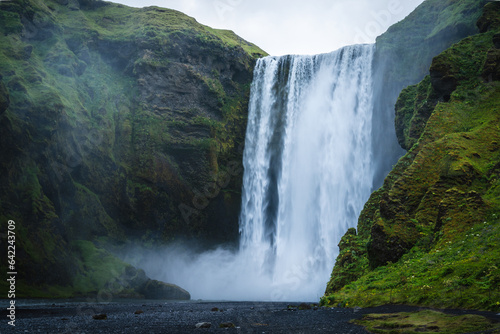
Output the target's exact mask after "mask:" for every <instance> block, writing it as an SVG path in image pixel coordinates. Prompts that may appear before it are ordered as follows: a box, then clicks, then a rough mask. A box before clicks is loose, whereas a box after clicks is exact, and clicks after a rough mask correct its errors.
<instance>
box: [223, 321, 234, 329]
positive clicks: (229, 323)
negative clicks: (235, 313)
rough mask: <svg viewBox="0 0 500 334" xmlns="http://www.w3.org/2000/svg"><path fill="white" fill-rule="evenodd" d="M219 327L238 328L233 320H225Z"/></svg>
mask: <svg viewBox="0 0 500 334" xmlns="http://www.w3.org/2000/svg"><path fill="white" fill-rule="evenodd" d="M219 328H236V326H235V325H234V324H233V323H232V322H223V323H221V324H219Z"/></svg>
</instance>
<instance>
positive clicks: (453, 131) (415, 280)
mask: <svg viewBox="0 0 500 334" xmlns="http://www.w3.org/2000/svg"><path fill="white" fill-rule="evenodd" d="M496 32H497V31H496V30H495V31H490V32H487V33H483V34H479V35H476V36H472V37H468V38H466V39H464V40H463V41H461V42H460V43H457V44H455V45H454V46H452V47H451V48H449V49H448V50H446V51H445V52H443V53H442V54H440V55H439V56H438V57H436V58H435V59H434V61H433V67H435V66H436V67H440V68H443V69H445V72H444V73H442V74H443V75H447V76H453V77H454V78H455V79H456V81H457V88H456V89H455V90H454V91H453V92H452V93H451V95H450V97H449V100H447V101H444V100H443V99H441V98H440V96H439V94H438V93H437V92H433V91H432V90H433V86H432V83H431V81H430V80H429V77H427V78H426V79H424V81H422V82H421V83H420V84H419V85H416V86H412V87H409V88H407V89H406V90H404V91H403V92H402V94H401V96H400V100H399V101H398V105H397V112H398V113H399V115H398V116H397V117H399V122H397V125H398V127H399V129H398V136H399V140H400V142H403V143H406V144H407V148H408V153H407V154H406V155H405V156H404V157H402V158H401V159H400V161H399V162H398V163H397V164H396V165H395V166H394V168H393V170H392V171H391V173H390V174H389V175H388V176H387V178H386V180H385V182H384V185H383V187H382V188H381V189H379V190H378V191H376V192H375V193H374V194H372V196H371V198H370V200H369V201H368V202H367V204H366V205H365V207H364V210H363V211H362V213H361V215H360V218H359V221H358V231H357V234H356V233H353V232H348V233H347V234H346V235H345V236H344V238H343V239H342V241H341V243H340V245H339V246H340V249H341V251H340V255H339V258H337V262H336V265H335V268H334V269H333V272H332V277H331V280H330V282H329V283H328V287H327V291H326V294H325V296H324V297H323V298H322V300H321V303H322V304H323V305H331V306H347V307H354V306H361V307H366V306H376V305H382V304H411V305H423V306H431V307H438V308H470V309H482V310H491V311H499V310H500V290H499V288H498V287H499V286H500V271H499V270H500V269H499V265H498V263H499V262H498V261H499V259H500V252H499V250H498V245H499V244H500V237H499V235H500V219H499V218H500V201H499V196H498V195H499V189H498V185H499V181H498V166H499V161H500V152H499V146H498V142H499V140H500V131H499V126H498V124H499V123H500V83H499V82H498V81H490V80H484V78H483V71H484V67H483V64H484V63H485V60H486V55H487V53H488V51H489V50H490V49H492V48H493V43H492V38H493V35H494V34H495V33H496ZM431 70H432V67H431ZM433 99H434V100H435V101H432V100H433ZM429 106H431V108H429ZM425 108H427V110H429V111H430V112H429V114H428V115H427V116H425V117H423V116H424V114H425V112H426V109H425Z"/></svg>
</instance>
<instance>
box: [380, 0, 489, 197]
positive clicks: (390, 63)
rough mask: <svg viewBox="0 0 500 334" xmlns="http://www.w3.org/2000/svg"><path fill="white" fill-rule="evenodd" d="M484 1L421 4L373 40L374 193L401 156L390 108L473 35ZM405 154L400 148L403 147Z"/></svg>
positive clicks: (435, 0)
mask: <svg viewBox="0 0 500 334" xmlns="http://www.w3.org/2000/svg"><path fill="white" fill-rule="evenodd" d="M486 2H487V1H486V0H445V1H443V0H426V1H424V2H423V3H422V4H421V5H420V6H418V7H417V8H416V9H415V10H414V11H413V12H412V13H411V14H410V15H408V16H407V17H406V18H405V19H404V20H402V21H400V22H398V23H396V24H394V25H393V26H391V27H390V28H389V29H388V30H387V31H386V32H385V33H384V34H382V35H381V36H379V37H378V38H377V42H376V46H377V48H376V52H375V56H374V81H375V82H377V83H378V84H377V85H376V86H375V87H374V88H375V89H374V93H375V94H374V95H375V96H374V97H375V98H374V118H373V132H372V135H373V143H374V147H373V152H374V157H373V159H374V161H375V166H376V168H377V169H376V170H375V175H376V179H375V187H377V188H378V187H380V186H381V185H382V181H383V179H384V178H385V177H386V176H387V174H388V173H389V172H390V170H391V169H392V166H393V165H394V164H395V163H396V161H397V160H398V159H399V158H400V157H401V156H402V155H403V154H404V152H403V151H402V150H401V147H400V146H399V145H398V143H397V142H396V141H395V140H394V138H395V133H394V126H393V122H394V104H395V103H396V100H397V98H398V96H399V93H400V92H401V90H402V89H403V88H405V87H407V86H408V85H414V84H417V83H418V82H419V81H421V80H422V79H423V78H424V77H425V76H426V75H427V74H428V71H429V66H430V64H431V62H432V59H433V57H435V56H436V55H438V54H439V53H441V52H443V51H444V50H446V49H447V48H449V47H450V46H451V45H452V44H454V43H456V42H458V41H460V40H462V39H463V38H465V37H467V36H470V35H474V34H476V33H477V32H478V28H477V27H476V21H477V20H478V18H479V17H480V16H481V13H482V8H483V6H484V4H485V3H486ZM403 148H404V146H403Z"/></svg>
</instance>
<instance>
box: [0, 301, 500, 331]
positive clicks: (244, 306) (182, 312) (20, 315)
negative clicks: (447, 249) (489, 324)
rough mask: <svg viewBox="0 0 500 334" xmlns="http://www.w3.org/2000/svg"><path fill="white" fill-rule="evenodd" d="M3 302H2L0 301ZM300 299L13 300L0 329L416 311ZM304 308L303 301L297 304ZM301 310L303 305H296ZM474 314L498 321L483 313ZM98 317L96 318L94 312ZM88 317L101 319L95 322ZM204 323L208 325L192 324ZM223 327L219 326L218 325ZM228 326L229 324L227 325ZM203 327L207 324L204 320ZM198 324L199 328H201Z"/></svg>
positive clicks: (317, 319)
mask: <svg viewBox="0 0 500 334" xmlns="http://www.w3.org/2000/svg"><path fill="white" fill-rule="evenodd" d="M2 304H3V305H8V302H5V303H2ZM300 304H301V303H281V302H280V303H266V302H216V301H214V302H208V301H189V302H170V301H142V300H133V301H115V302H111V303H88V302H75V301H69V302H68V301H45V302H40V301H37V302H28V301H24V302H23V301H17V305H18V306H17V307H16V315H15V316H16V319H15V325H16V326H15V327H12V326H9V325H8V321H9V319H8V318H7V315H8V313H7V311H6V309H5V308H4V307H2V309H3V311H2V319H4V320H3V321H2V323H1V324H0V333H68V334H69V333H71V334H83V333H85V334H86V333H88V334H94V333H134V334H137V333H149V334H154V333H192V332H194V333H304V334H306V333H339V334H347V333H352V334H358V333H359V334H361V333H367V332H366V331H365V330H364V329H363V328H362V327H359V326H356V325H353V324H350V323H349V321H350V320H352V319H357V318H361V317H362V316H363V315H364V314H367V313H391V312H401V311H405V312H407V311H416V310H419V309H420V308H417V307H409V306H398V305H390V306H381V307H377V308H370V309H348V308H321V307H314V306H313V307H311V309H301V308H299V305H300ZM309 305H310V304H309ZM303 306H304V305H303ZM302 308H304V307H302ZM447 312H451V313H456V314H463V313H479V314H481V315H485V316H488V317H490V318H492V319H495V320H497V321H500V316H498V315H496V314H494V313H489V312H471V311H459V310H455V311H451V310H449V311H447ZM98 315H100V317H99V316H98ZM94 318H104V319H101V320H98V319H94ZM202 323H210V327H209V328H197V327H196V325H197V324H198V326H201V324H202ZM221 325H222V326H226V327H228V328H220V326H221ZM233 325H234V327H233ZM205 326H208V324H205ZM201 327H203V326H201Z"/></svg>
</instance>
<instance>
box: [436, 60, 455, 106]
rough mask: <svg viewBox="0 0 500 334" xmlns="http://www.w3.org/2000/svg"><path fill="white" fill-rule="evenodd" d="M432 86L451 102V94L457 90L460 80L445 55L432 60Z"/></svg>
mask: <svg viewBox="0 0 500 334" xmlns="http://www.w3.org/2000/svg"><path fill="white" fill-rule="evenodd" d="M429 72H430V76H431V84H432V87H433V88H434V90H435V91H436V92H437V93H438V94H439V95H440V96H442V97H443V98H444V100H445V101H449V100H450V96H451V93H453V92H454V91H455V89H457V85H458V79H457V77H456V73H454V70H453V68H452V66H451V65H450V63H449V62H447V61H446V57H445V56H444V55H439V56H437V57H435V58H434V59H433V60H432V65H431V68H430V70H429Z"/></svg>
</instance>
